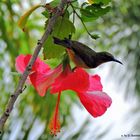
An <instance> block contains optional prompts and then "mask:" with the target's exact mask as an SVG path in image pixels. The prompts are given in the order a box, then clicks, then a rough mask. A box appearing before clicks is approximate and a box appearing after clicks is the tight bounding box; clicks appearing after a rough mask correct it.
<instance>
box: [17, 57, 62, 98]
mask: <svg viewBox="0 0 140 140" xmlns="http://www.w3.org/2000/svg"><path fill="white" fill-rule="evenodd" d="M30 58H31V55H19V56H18V57H17V58H16V64H15V66H16V69H17V71H18V72H20V73H23V72H24V70H25V68H26V66H27V64H28V62H29V60H30ZM61 72H62V65H59V66H58V67H57V68H55V69H54V70H51V69H50V67H49V66H48V65H47V64H45V63H44V62H43V61H42V60H40V58H37V59H36V61H35V63H34V65H33V67H32V70H31V73H30V75H29V77H28V81H30V83H31V84H32V85H33V86H34V88H35V89H36V91H37V92H38V94H39V95H40V96H44V95H45V93H46V91H47V90H48V88H49V87H50V86H51V84H52V83H53V82H54V80H55V78H56V77H58V75H60V73H61Z"/></svg>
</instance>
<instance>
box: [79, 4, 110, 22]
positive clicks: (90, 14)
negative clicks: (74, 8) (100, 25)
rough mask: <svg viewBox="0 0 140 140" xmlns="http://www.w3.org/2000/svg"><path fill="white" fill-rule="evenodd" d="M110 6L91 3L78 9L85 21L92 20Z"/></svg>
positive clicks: (104, 12)
mask: <svg viewBox="0 0 140 140" xmlns="http://www.w3.org/2000/svg"><path fill="white" fill-rule="evenodd" d="M109 10H110V6H107V7H102V6H101V4H92V5H88V6H86V7H83V8H81V9H80V12H81V18H82V19H83V21H85V22H90V21H94V20H96V19H97V18H99V17H101V16H103V15H104V14H106V13H107V12H109Z"/></svg>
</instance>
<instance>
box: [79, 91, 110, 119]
mask: <svg viewBox="0 0 140 140" xmlns="http://www.w3.org/2000/svg"><path fill="white" fill-rule="evenodd" d="M78 96H79V98H80V101H81V103H82V104H83V106H84V107H85V108H86V109H87V111H88V112H89V113H90V114H91V115H92V116H93V117H98V116H101V115H103V114H104V113H105V111H106V110H107V108H108V107H110V105H111V103H112V100H111V98H110V97H109V96H108V95H107V94H106V93H104V92H101V91H95V92H93V93H78Z"/></svg>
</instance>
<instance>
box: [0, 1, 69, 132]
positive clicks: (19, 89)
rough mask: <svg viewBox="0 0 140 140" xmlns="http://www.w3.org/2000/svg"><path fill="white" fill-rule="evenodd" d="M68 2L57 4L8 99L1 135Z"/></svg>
mask: <svg viewBox="0 0 140 140" xmlns="http://www.w3.org/2000/svg"><path fill="white" fill-rule="evenodd" d="M68 2H69V1H68V0H61V3H60V4H59V6H58V8H57V11H56V13H55V14H54V16H52V17H51V18H50V20H49V23H48V26H47V28H46V30H45V33H44V34H43V36H42V38H41V39H40V40H39V41H38V43H37V46H36V48H35V51H34V53H33V55H32V57H31V59H30V61H29V63H28V65H27V67H26V69H25V71H24V73H23V74H22V76H21V78H20V80H19V83H18V85H17V88H16V90H15V92H14V93H13V94H12V95H11V96H10V99H9V101H8V104H7V107H6V109H5V111H4V113H3V114H2V116H1V118H0V133H2V130H3V127H4V125H5V123H6V121H7V119H8V117H9V115H10V113H11V111H12V109H13V107H14V104H15V102H16V100H17V98H18V97H19V95H20V94H21V93H22V92H23V90H24V89H25V88H24V84H25V81H26V79H27V77H28V75H29V73H30V70H31V69H32V66H33V64H34V62H35V60H36V59H37V56H38V54H39V52H40V50H41V48H42V47H43V45H44V43H45V41H46V40H47V38H48V36H49V35H50V34H51V32H52V30H53V27H54V24H55V23H56V20H57V18H58V17H59V16H60V15H61V14H62V11H63V9H64V7H65V5H66V4H67V3H68Z"/></svg>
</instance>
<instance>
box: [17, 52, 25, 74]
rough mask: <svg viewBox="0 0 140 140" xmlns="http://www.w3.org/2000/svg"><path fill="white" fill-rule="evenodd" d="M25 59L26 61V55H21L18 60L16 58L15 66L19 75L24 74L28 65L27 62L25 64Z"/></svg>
mask: <svg viewBox="0 0 140 140" xmlns="http://www.w3.org/2000/svg"><path fill="white" fill-rule="evenodd" d="M24 59H25V56H24V55H22V54H21V55H19V56H18V57H17V58H16V64H15V67H16V70H17V71H18V72H19V73H23V72H24V70H25V68H26V65H27V64H25V62H24Z"/></svg>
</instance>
